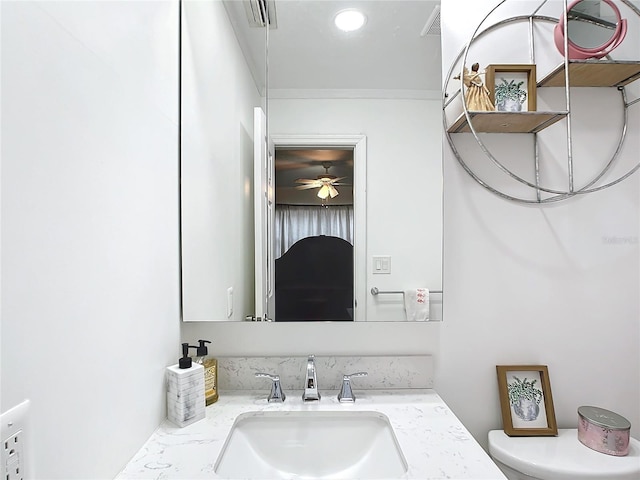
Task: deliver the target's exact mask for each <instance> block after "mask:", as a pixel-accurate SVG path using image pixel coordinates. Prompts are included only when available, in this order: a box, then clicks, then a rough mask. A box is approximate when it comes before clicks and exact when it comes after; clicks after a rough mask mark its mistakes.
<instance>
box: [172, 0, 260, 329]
mask: <svg viewBox="0 0 640 480" xmlns="http://www.w3.org/2000/svg"><path fill="white" fill-rule="evenodd" d="M183 5H184V16H183V32H184V34H183V42H182V51H183V55H182V138H181V142H182V153H181V155H182V158H181V165H182V167H181V172H180V173H181V185H182V190H181V197H182V201H181V209H182V287H183V288H182V289H183V303H184V306H185V308H184V313H183V315H184V318H185V319H186V320H236V321H237V320H242V319H244V317H245V315H248V314H250V312H252V311H253V304H254V293H253V292H254V289H253V271H254V259H253V258H254V252H253V245H254V227H253V225H254V220H253V203H252V202H253V193H252V192H253V108H254V107H255V106H260V104H261V102H262V99H261V97H260V95H259V93H258V90H257V88H256V85H255V83H254V81H253V78H252V76H251V72H250V71H249V68H248V67H247V64H246V62H245V59H244V57H243V55H242V51H241V50H240V46H239V45H238V42H237V40H236V37H235V35H234V32H233V29H232V27H231V24H230V22H229V19H228V17H227V13H226V11H225V8H224V6H223V4H222V2H220V1H216V2H202V1H189V2H184V3H183ZM214 246H215V247H214ZM220 252H225V253H224V255H221V254H220ZM247 279H249V281H248V280H247ZM228 288H233V303H234V305H233V313H232V315H231V316H230V317H228V316H227V289H228Z"/></svg>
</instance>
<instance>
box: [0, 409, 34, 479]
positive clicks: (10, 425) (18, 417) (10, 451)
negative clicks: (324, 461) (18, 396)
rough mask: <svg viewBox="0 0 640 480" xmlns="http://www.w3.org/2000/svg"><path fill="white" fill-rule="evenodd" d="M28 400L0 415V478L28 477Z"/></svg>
mask: <svg viewBox="0 0 640 480" xmlns="http://www.w3.org/2000/svg"><path fill="white" fill-rule="evenodd" d="M28 410H29V400H25V401H24V402H22V403H21V404H20V405H17V406H16V407H13V408H12V409H11V410H8V411H6V412H5V413H3V414H2V415H0V439H2V445H0V473H1V474H2V477H1V478H0V480H24V479H25V478H29V476H28V475H29V470H30V468H29V466H28V464H27V460H28V457H26V456H25V453H26V455H29V449H28V443H27V441H26V440H27V436H26V432H27V431H28V429H27V411H28Z"/></svg>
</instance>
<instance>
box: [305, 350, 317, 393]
mask: <svg viewBox="0 0 640 480" xmlns="http://www.w3.org/2000/svg"><path fill="white" fill-rule="evenodd" d="M302 400H303V401H305V402H312V401H317V400H320V393H318V378H317V376H316V363H315V356H314V355H309V358H307V374H306V376H305V380H304V393H303V394H302Z"/></svg>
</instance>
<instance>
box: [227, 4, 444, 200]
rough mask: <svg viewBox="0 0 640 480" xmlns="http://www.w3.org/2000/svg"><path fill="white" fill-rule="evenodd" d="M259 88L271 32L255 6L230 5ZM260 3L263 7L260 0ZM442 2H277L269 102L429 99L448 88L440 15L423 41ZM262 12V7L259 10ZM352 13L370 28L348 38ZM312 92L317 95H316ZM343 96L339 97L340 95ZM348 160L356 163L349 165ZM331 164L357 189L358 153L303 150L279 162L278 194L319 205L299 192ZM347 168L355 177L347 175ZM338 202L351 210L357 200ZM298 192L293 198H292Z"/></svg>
mask: <svg viewBox="0 0 640 480" xmlns="http://www.w3.org/2000/svg"><path fill="white" fill-rule="evenodd" d="M223 1H224V4H225V8H226V10H227V14H228V16H229V19H230V21H231V24H232V25H233V28H234V31H235V32H236V37H237V38H238V42H239V44H240V46H241V48H242V51H243V53H244V56H245V59H246V60H247V64H248V65H249V68H250V70H251V72H252V75H253V77H254V79H255V81H256V84H257V85H258V87H259V88H260V89H262V90H263V91H264V86H265V78H266V74H265V51H266V50H265V43H266V42H265V39H266V29H264V28H261V27H255V26H254V27H252V26H251V25H250V21H249V19H248V15H247V12H248V11H250V10H251V7H250V2H249V0H223ZM252 1H256V0H252ZM439 5H440V1H429V0H355V1H349V0H269V8H270V12H273V10H275V21H274V20H273V17H274V15H273V13H271V18H272V22H271V23H272V25H273V24H275V27H273V26H272V28H270V29H269V41H268V44H269V45H268V98H288V97H292V98H306V97H314V98H323V97H327V98H333V97H336V96H339V97H340V98H348V97H349V96H355V97H361V98H362V97H363V96H365V97H367V98H425V97H429V98H432V97H433V93H434V92H438V93H437V94H438V95H439V94H440V91H441V88H442V87H441V86H442V80H441V79H442V74H441V64H442V62H441V47H440V35H439V32H440V28H439V27H440V22H439V15H438V16H437V19H436V21H435V22H434V23H433V25H432V28H431V29H430V31H429V34H425V35H422V33H423V30H425V27H426V25H427V23H428V22H429V21H430V20H433V18H434V16H435V13H434V9H435V8H436V6H439ZM254 8H257V7H255V4H254ZM347 8H350V9H351V8H356V9H359V10H361V11H362V12H363V13H364V14H365V15H366V17H367V21H366V23H365V25H364V27H363V28H361V29H360V30H358V31H355V32H342V31H340V30H338V29H337V28H336V27H335V25H334V23H333V20H334V17H335V15H336V13H338V12H339V11H341V10H344V9H347ZM310 92H311V93H310ZM336 92H339V93H338V94H336ZM347 157H348V158H347ZM322 161H331V162H332V163H333V166H332V168H331V170H330V172H329V173H330V174H332V175H336V176H338V177H341V176H346V177H349V179H348V180H347V179H346V180H345V182H347V181H349V183H352V179H353V152H352V151H348V152H345V151H340V150H336V149H333V150H317V149H298V150H294V151H289V152H285V151H279V152H278V153H277V155H276V188H278V189H279V191H280V196H279V198H280V200H278V194H276V201H277V202H281V201H282V199H284V198H286V199H287V201H286V203H306V204H309V203H313V202H316V203H317V202H319V199H318V198H317V197H315V193H317V191H316V190H305V191H300V190H297V191H296V190H293V188H292V186H295V185H296V183H295V180H296V179H297V178H316V177H317V176H318V175H320V174H321V173H323V172H324V169H323V168H322ZM344 169H347V170H344ZM347 188H349V189H350V187H343V188H340V187H338V191H340V195H339V196H338V197H336V198H334V199H332V200H331V201H330V202H331V203H333V204H337V203H345V202H346V203H351V202H352V199H351V195H349V198H347V197H348V195H347V192H346V191H344V190H346V189H347ZM292 193H296V194H297V195H302V196H298V197H296V198H295V199H293V198H292V197H291V196H290V195H291V194H292Z"/></svg>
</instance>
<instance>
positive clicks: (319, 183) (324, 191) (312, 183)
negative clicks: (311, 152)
mask: <svg viewBox="0 0 640 480" xmlns="http://www.w3.org/2000/svg"><path fill="white" fill-rule="evenodd" d="M322 167H323V168H324V170H325V173H324V174H323V175H318V176H317V177H316V178H315V179H310V178H298V179H297V180H296V183H301V184H302V185H298V186H297V187H295V188H296V190H308V189H310V188H319V189H320V190H318V197H319V198H321V199H322V200H325V199H326V198H327V197H331V198H334V197H337V196H338V195H339V192H338V190H337V189H336V185H338V186H340V185H347V184H346V183H338V182H340V180H342V179H344V178H347V177H336V176H335V175H329V168H331V162H322Z"/></svg>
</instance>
